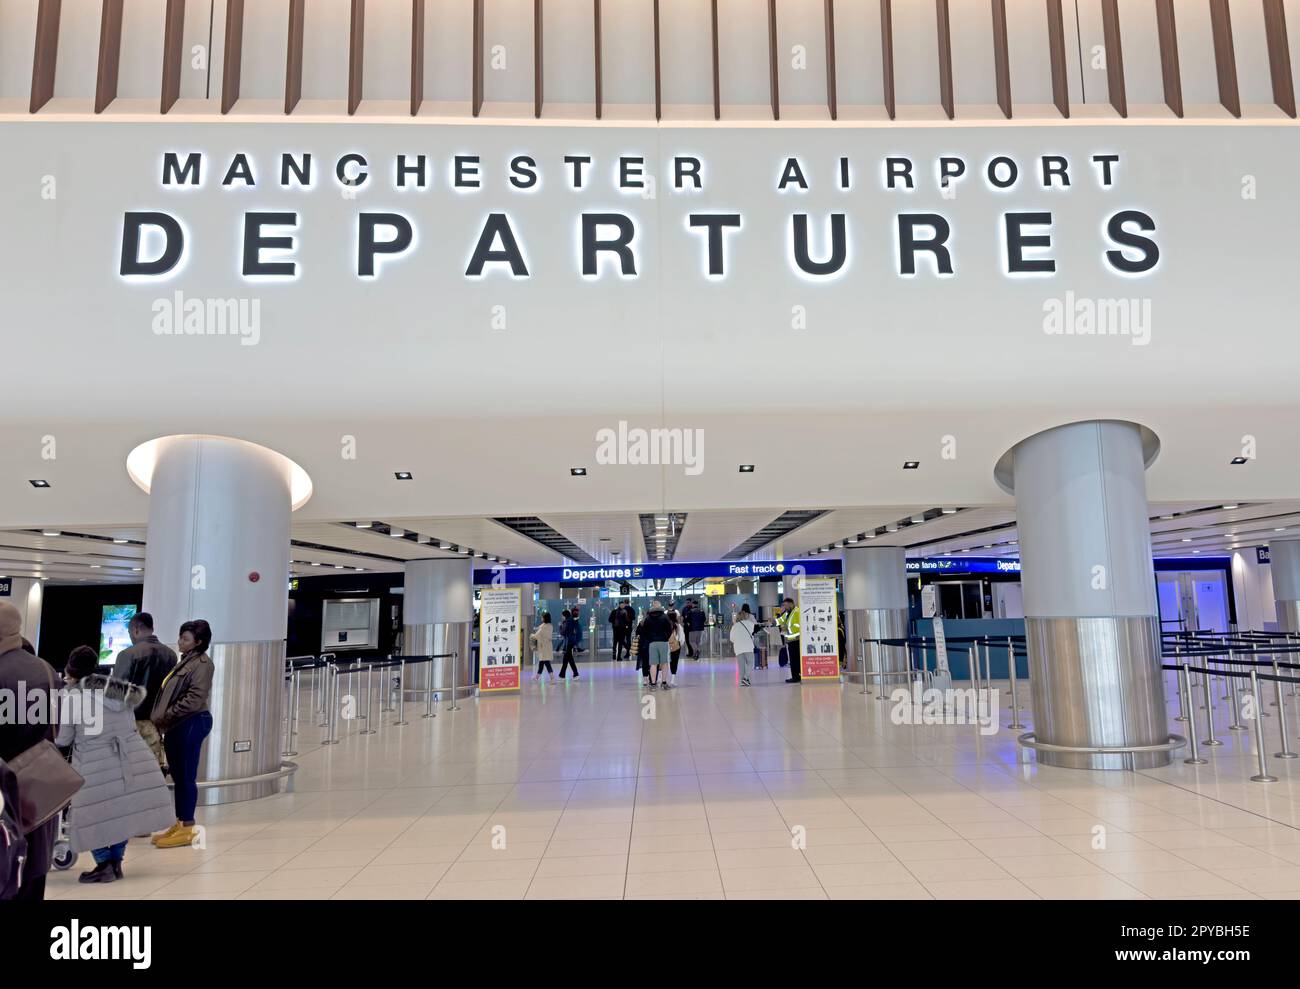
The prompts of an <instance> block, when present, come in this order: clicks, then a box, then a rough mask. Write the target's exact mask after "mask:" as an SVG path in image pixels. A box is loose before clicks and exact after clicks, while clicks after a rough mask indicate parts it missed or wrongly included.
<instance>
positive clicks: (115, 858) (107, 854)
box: [90, 841, 126, 865]
mask: <svg viewBox="0 0 1300 989" xmlns="http://www.w3.org/2000/svg"><path fill="white" fill-rule="evenodd" d="M90 854H91V855H93V856H95V864H96V865H103V864H104V863H105V862H121V861H122V857H123V856H124V855H126V842H125V841H119V842H118V843H117V844H116V845H108V846H106V847H104V848H96V849H95V850H94V851H93V852H91V853H90Z"/></svg>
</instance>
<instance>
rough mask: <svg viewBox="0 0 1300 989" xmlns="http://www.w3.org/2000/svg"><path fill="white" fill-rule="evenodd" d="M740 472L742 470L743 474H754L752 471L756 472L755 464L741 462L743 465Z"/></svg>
mask: <svg viewBox="0 0 1300 989" xmlns="http://www.w3.org/2000/svg"><path fill="white" fill-rule="evenodd" d="M740 472H741V473H742V474H752V473H754V465H753V464H741V465H740Z"/></svg>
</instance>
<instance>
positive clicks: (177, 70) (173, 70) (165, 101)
mask: <svg viewBox="0 0 1300 989" xmlns="http://www.w3.org/2000/svg"><path fill="white" fill-rule="evenodd" d="M165 18H166V19H165V21H164V25H163V64H162V101H161V103H160V106H159V108H160V109H161V111H162V112H163V113H166V112H167V111H168V110H170V109H171V108H172V107H173V106H175V105H176V101H177V100H178V99H180V95H181V59H182V58H183V52H184V45H185V0H167V12H166V15H165Z"/></svg>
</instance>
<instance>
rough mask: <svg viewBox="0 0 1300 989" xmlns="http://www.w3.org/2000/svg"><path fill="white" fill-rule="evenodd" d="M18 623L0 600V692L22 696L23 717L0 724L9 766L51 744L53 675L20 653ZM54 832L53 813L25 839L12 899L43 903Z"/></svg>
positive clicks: (0, 751)
mask: <svg viewBox="0 0 1300 989" xmlns="http://www.w3.org/2000/svg"><path fill="white" fill-rule="evenodd" d="M22 626H23V619H22V615H21V614H19V612H18V609H17V608H15V607H14V606H13V605H12V604H10V603H9V602H7V601H0V691H5V692H7V693H9V695H10V696H15V697H18V696H26V698H27V704H26V705H25V707H24V711H23V714H24V717H22V718H14V719H13V723H9V721H8V720H5V721H0V759H3V760H4V761H5V762H9V761H11V760H13V759H15V758H17V757H18V756H19V755H21V754H22V753H24V752H26V751H27V750H28V749H30V748H31V747H32V746H34V745H38V744H40V743H41V742H43V741H45V740H46V739H48V740H49V741H54V728H55V718H56V711H55V706H56V705H57V703H58V701H57V694H55V693H53V691H54V690H55V689H57V688H56V677H55V673H54V670H53V669H52V668H51V667H50V664H49V663H47V662H45V660H43V659H39V658H38V657H36V656H34V655H32V654H31V653H29V652H26V651H25V650H24V649H23V627H22ZM34 695H45V703H44V711H43V712H39V713H40V717H38V718H36V719H35V723H30V722H31V720H32V719H29V717H28V715H29V714H31V713H33V712H34V711H37V710H38V709H39V708H40V707H41V704H40V703H39V702H37V703H36V704H35V705H33V703H32V699H33V696H34ZM58 828H59V818H58V815H57V814H56V815H55V816H54V817H53V818H51V819H50V820H49V821H47V822H45V823H44V824H42V825H41V826H40V827H39V828H37V829H36V830H35V831H32V832H30V833H29V834H28V835H27V864H26V865H25V866H24V869H23V885H22V888H21V889H19V891H18V895H17V897H16V898H15V899H17V900H22V901H28V902H31V901H35V900H43V899H45V876H46V874H47V873H49V871H50V859H51V857H52V856H53V854H54V837H55V834H56V832H57V831H58Z"/></svg>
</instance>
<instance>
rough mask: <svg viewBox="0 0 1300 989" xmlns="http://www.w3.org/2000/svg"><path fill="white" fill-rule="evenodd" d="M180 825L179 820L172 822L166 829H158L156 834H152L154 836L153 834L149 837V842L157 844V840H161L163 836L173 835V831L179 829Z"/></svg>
mask: <svg viewBox="0 0 1300 989" xmlns="http://www.w3.org/2000/svg"><path fill="white" fill-rule="evenodd" d="M180 827H181V822H180V821H177V822H176V823H175V824H173V825H172V826H171V827H170V828H168V829H167V830H166V831H159V832H158V833H157V834H156V835H154V836H153V837H152V838H150V839H149V840H150V841H151V842H153V844H155V845H156V844H158V842H160V841H162V839H164V838H168V837H170V836H171V835H174V834H175V833H176V832H177V831H178V830H179V829H180Z"/></svg>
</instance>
